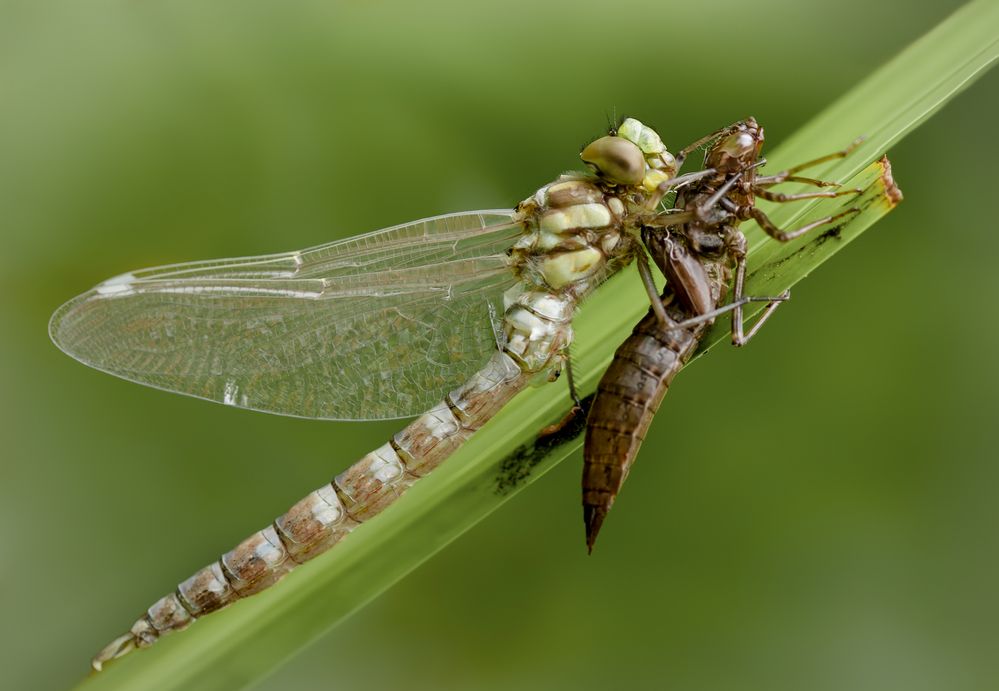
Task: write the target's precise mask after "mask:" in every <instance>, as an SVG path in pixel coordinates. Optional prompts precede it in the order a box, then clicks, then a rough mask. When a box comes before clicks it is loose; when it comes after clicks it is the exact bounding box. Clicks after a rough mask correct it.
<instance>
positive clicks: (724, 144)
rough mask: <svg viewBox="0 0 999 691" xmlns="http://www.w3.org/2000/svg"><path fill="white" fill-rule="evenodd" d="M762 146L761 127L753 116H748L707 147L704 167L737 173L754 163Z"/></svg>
mask: <svg viewBox="0 0 999 691" xmlns="http://www.w3.org/2000/svg"><path fill="white" fill-rule="evenodd" d="M762 148H763V128H762V127H760V125H759V123H757V122H756V120H755V119H754V118H748V119H746V120H743V121H742V122H740V123H738V124H737V125H736V126H735V127H734V128H733V131H732V132H731V133H729V134H727V135H725V136H724V137H722V138H721V139H719V140H718V141H717V142H715V144H714V146H712V147H711V148H710V149H708V153H707V154H706V155H705V156H704V167H705V168H714V169H715V170H718V171H721V172H722V173H738V172H740V171H743V170H746V169H747V168H748V167H749V166H751V165H753V164H754V163H756V159H757V158H758V157H759V155H760V150H761V149H762Z"/></svg>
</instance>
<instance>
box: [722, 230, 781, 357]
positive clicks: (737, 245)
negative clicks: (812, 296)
mask: <svg viewBox="0 0 999 691" xmlns="http://www.w3.org/2000/svg"><path fill="white" fill-rule="evenodd" d="M728 245H729V251H730V252H731V253H732V255H733V256H734V257H735V288H734V290H733V291H732V292H733V295H732V304H733V305H736V307H735V308H734V309H733V311H732V345H734V346H736V347H740V348H741V347H742V346H744V345H746V344H747V343H749V339H751V338H752V337H753V336H755V335H756V332H757V331H759V330H760V327H761V326H763V324H764V322H766V320H767V319H769V318H770V315H772V314H773V313H774V310H776V309H777V308H778V307H780V304H781V303H782V302H784V301H785V300H789V299H791V291H790V290H785V291H784V292H783V293H782V294H781V295H780V296H778V297H776V298H773V299H772V300H770V301H769V302H770V304H768V305H767V306H766V307H765V308H764V309H763V313H762V314H761V315H760V317H759V319H757V320H756V323H755V324H753V326H752V327H750V329H749V331H746V332H745V333H744V332H743V331H744V327H745V325H744V322H743V319H742V307H743V305H744V304H745V303H744V302H743V301H744V300H745V298H744V297H743V296H742V291H743V288H744V287H745V283H746V236H745V235H743V234H742V233H741V232H739V231H735V232H734V233H733V234H732V235H731V236H730V237H729V239H728Z"/></svg>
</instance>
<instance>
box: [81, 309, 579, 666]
mask: <svg viewBox="0 0 999 691" xmlns="http://www.w3.org/2000/svg"><path fill="white" fill-rule="evenodd" d="M574 308H575V300H574V299H573V298H571V297H559V296H556V295H552V294H547V293H539V292H537V291H528V292H525V293H522V294H521V295H520V296H519V298H518V299H517V302H516V303H515V304H514V305H512V306H511V307H510V309H508V310H507V314H506V315H505V317H504V322H505V326H506V341H507V344H506V346H505V347H504V349H503V350H497V351H496V352H495V353H493V355H492V357H491V358H490V359H489V361H488V362H487V363H486V365H485V366H484V367H483V368H482V369H481V370H479V371H478V372H477V373H476V374H474V375H473V376H472V377H471V378H469V380H468V381H466V382H465V383H464V384H463V385H461V386H459V387H458V388H457V389H454V390H453V391H451V392H450V393H449V394H447V395H446V396H445V398H444V400H443V401H441V402H440V403H438V404H437V405H436V406H434V407H433V408H431V409H430V410H429V411H427V412H426V413H424V414H423V415H421V416H420V417H419V418H417V419H416V420H414V421H413V422H412V423H410V424H409V425H407V426H406V427H405V428H404V429H403V430H402V431H400V432H399V433H397V434H396V435H395V436H394V437H393V438H392V439H391V440H390V441H389V442H388V443H386V444H383V445H382V446H380V447H379V448H377V449H375V450H374V451H372V452H370V453H368V454H367V455H365V456H364V457H363V458H362V459H361V460H359V461H358V462H356V463H354V464H353V465H352V466H350V467H349V468H347V469H346V470H345V471H344V472H342V473H340V474H339V475H337V476H336V477H335V478H334V479H333V481H332V482H330V483H328V484H326V485H324V486H323V487H321V488H319V489H317V490H315V491H313V492H311V493H309V494H308V495H307V496H306V497H305V498H303V499H302V500H301V501H299V502H298V503H296V504H295V505H294V506H292V507H291V508H290V509H289V510H288V511H287V512H286V513H285V514H284V515H283V516H281V517H280V518H278V519H277V520H276V521H274V523H273V524H272V525H270V526H268V527H266V528H264V529H263V530H260V531H257V532H256V533H254V534H253V535H251V536H250V537H249V538H247V539H246V540H244V541H243V542H242V543H240V544H239V545H238V546H237V547H236V548H235V549H233V550H231V551H230V552H227V553H226V554H224V555H223V556H222V557H221V559H219V560H218V561H216V562H213V563H212V564H209V565H208V566H206V567H204V568H203V569H201V570H199V571H198V572H197V573H195V574H194V575H193V576H191V577H190V578H188V579H187V580H185V581H184V582H183V583H181V584H180V585H179V586H178V587H177V590H176V591H175V592H173V593H171V594H169V595H166V596H165V597H162V598H160V599H159V600H157V601H156V603H154V604H153V605H152V607H150V608H149V609H148V610H147V611H146V613H145V614H144V615H143V616H142V617H140V618H139V619H138V621H136V622H135V624H134V625H133V626H132V628H131V629H130V631H129V632H128V633H127V634H125V635H123V636H120V637H119V638H117V639H115V640H114V641H112V642H111V643H110V644H109V645H108V646H106V647H105V648H104V649H103V650H101V652H100V653H98V654H97V656H96V657H95V658H94V660H93V666H94V667H95V668H96V669H98V670H99V669H101V667H102V666H103V665H104V663H106V662H108V661H110V660H113V659H115V658H118V657H121V656H122V655H124V654H126V653H127V652H129V651H130V650H132V649H134V648H145V647H148V646H150V645H152V644H153V643H155V642H156V640H157V639H158V638H159V637H160V636H162V635H165V634H167V633H170V632H172V631H179V630H181V629H185V628H187V627H188V626H189V625H190V624H191V623H193V622H194V621H195V620H196V619H198V618H200V617H202V616H204V615H206V614H210V613H211V612H215V611H217V610H219V609H222V608H223V607H226V606H228V605H229V604H231V603H233V602H235V601H236V600H238V599H240V598H242V597H246V596H249V595H252V594H254V593H257V592H260V591H261V590H263V589H265V588H267V587H269V586H271V585H273V584H274V583H276V582H277V581H278V580H280V579H281V577H283V576H284V575H285V574H286V573H288V572H289V571H291V570H292V569H293V568H294V567H295V566H297V565H298V564H301V563H304V562H306V561H308V560H310V559H312V558H314V557H316V556H318V555H320V554H322V553H323V552H326V551H327V550H329V549H330V548H331V547H333V546H334V545H336V544H337V543H338V542H339V541H340V540H342V539H343V538H344V537H346V536H347V535H348V534H349V533H350V532H351V531H352V530H353V529H354V528H356V527H357V526H358V525H359V524H360V523H362V522H364V521H367V520H369V519H371V518H373V517H374V516H376V515H377V514H378V513H380V512H381V511H383V510H384V509H385V508H387V507H388V506H389V505H390V504H392V503H393V502H394V501H395V500H396V499H398V498H399V497H400V496H402V494H403V493H404V492H405V491H406V490H407V489H408V488H409V487H410V486H411V485H412V484H413V483H414V482H415V481H416V480H418V479H419V478H421V477H423V476H424V475H426V474H427V473H429V472H430V471H432V470H433V469H434V468H436V467H437V466H438V465H440V464H441V463H442V462H443V461H444V460H445V459H447V458H448V457H449V456H450V455H451V454H452V453H453V452H454V451H456V450H457V449H458V448H459V447H460V446H461V445H462V444H463V443H464V442H465V441H466V440H467V439H468V438H469V437H470V436H471V435H472V434H473V433H474V432H475V431H476V430H478V429H479V428H480V427H481V426H482V425H483V424H485V423H486V422H487V421H488V420H489V419H490V418H492V417H493V416H494V415H495V414H496V413H497V412H498V411H499V409H500V408H502V407H503V406H504V405H506V404H507V403H508V402H509V400H510V399H511V398H513V396H514V395H516V394H517V393H518V392H519V391H521V390H522V389H523V388H524V387H525V386H527V384H528V383H529V382H530V381H531V380H532V379H533V378H534V376H535V374H536V373H537V372H538V371H540V370H541V369H543V368H544V367H546V366H548V364H549V362H550V361H551V360H552V359H553V357H555V356H556V354H557V353H558V352H560V350H561V349H562V348H563V347H564V346H566V345H567V344H568V340H569V339H570V338H571V333H572V332H571V329H570V327H569V319H570V318H571V315H572V312H573V310H574Z"/></svg>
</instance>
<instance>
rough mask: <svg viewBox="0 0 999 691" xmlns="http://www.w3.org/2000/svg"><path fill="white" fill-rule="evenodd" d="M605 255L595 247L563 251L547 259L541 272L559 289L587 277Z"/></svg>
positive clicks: (547, 280) (552, 285) (542, 265)
mask: <svg viewBox="0 0 999 691" xmlns="http://www.w3.org/2000/svg"><path fill="white" fill-rule="evenodd" d="M603 258H604V255H603V254H602V253H601V252H600V250H598V249H595V248H593V247H587V248H586V249H582V250H576V251H575V252H563V253H561V254H558V255H556V256H554V257H549V258H548V259H545V260H544V262H542V264H541V273H542V275H543V276H544V277H545V282H546V283H548V285H550V286H551V287H552V288H554V289H556V290H558V289H559V288H562V287H564V286H566V285H568V284H570V283H572V282H574V281H578V280H580V279H581V278H586V277H587V276H589V275H590V274H591V273H593V271H594V270H596V268H597V267H598V266H600V263H601V262H602V261H603Z"/></svg>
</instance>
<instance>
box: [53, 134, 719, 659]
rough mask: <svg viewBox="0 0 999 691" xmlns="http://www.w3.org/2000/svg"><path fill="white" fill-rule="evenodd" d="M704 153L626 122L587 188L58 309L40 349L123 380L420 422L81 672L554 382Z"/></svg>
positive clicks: (210, 569) (263, 570)
mask: <svg viewBox="0 0 999 691" xmlns="http://www.w3.org/2000/svg"><path fill="white" fill-rule="evenodd" d="M703 141H704V140H702V141H699V142H695V143H694V144H692V145H691V146H689V147H687V148H686V149H684V150H683V151H681V152H680V154H679V155H678V156H676V157H674V156H673V155H671V154H670V153H669V152H668V151H667V150H666V148H665V147H664V145H663V143H662V140H661V139H660V137H659V135H658V134H657V133H656V132H655V131H653V130H652V129H651V128H649V127H646V126H644V125H643V124H642V123H640V122H638V121H637V120H634V119H626V120H624V121H623V122H622V123H621V125H620V126H619V127H617V128H616V129H615V130H613V131H612V132H611V133H610V134H609V135H607V136H604V137H601V138H599V139H597V140H595V141H594V142H592V143H590V144H589V145H588V146H587V147H586V148H585V149H584V150H583V152H582V154H581V157H582V159H583V161H585V162H586V163H587V164H588V165H589V167H590V168H591V169H592V172H589V173H585V174H583V173H580V174H567V175H563V176H562V177H560V178H558V179H557V180H555V181H554V182H552V183H550V184H548V185H545V186H544V187H542V188H541V189H539V190H538V191H537V192H536V193H535V194H533V195H532V196H531V197H529V198H528V199H526V200H525V201H523V202H522V203H521V204H519V205H518V207H517V208H516V209H515V210H513V211H503V210H494V211H475V212H469V213H458V214H450V215H446V216H438V217H435V218H429V219H425V220H422V221H416V222H414V223H408V224H404V225H400V226H395V227H393V228H388V229H385V230H381V231H377V232H374V233H369V234H367V235H361V236H358V237H354V238H350V239H347V240H343V241H339V242H333V243H330V244H327V245H322V246H319V247H314V248H312V249H308V250H302V251H297V252H287V253H283V254H274V255H268V256H261V257H247V258H237V259H224V260H218V261H202V262H191V263H186V264H174V265H170V266H163V267H159V268H153V269H145V270H141V271H133V272H131V273H126V274H123V275H120V276H117V277H115V278H112V279H109V280H107V281H105V282H103V283H101V284H99V285H98V286H96V287H95V288H93V289H92V290H90V291H88V292H86V293H84V294H82V295H80V296H78V297H76V298H74V299H73V300H70V301H69V302H68V303H66V304H65V305H63V306H62V307H61V308H59V309H58V310H57V311H56V313H55V314H54V315H53V317H52V321H51V324H50V333H51V336H52V339H53V340H54V341H55V343H56V344H57V345H58V346H59V347H60V348H61V349H62V350H64V351H65V352H66V353H68V354H69V355H71V356H73V357H75V358H76V359H78V360H80V361H81V362H83V363H85V364H87V365H90V366H91V367H95V368H97V369H100V370H103V371H105V372H109V373H111V374H114V375H117V376H119V377H123V378H125V379H129V380H131V381H135V382H139V383H142V384H146V385H149V386H153V387H157V388H161V389H165V390H168V391H175V392H178V393H183V394H187V395H190V396H196V397H199V398H204V399H208V400H211V401H217V402H220V403H224V404H226V405H231V406H236V407H241V408H249V409H254V410H261V411H266V412H271V413H277V414H282V415H294V416H299V417H307V418H319V419H331V420H371V419H385V418H397V417H405V416H411V415H416V414H419V413H421V412H422V415H420V417H418V418H417V419H416V420H415V421H414V422H412V423H410V424H409V425H408V426H406V427H405V428H404V429H403V430H402V431H400V432H399V433H397V434H396V435H395V436H394V437H393V438H392V439H391V440H389V442H388V443H386V444H384V445H383V446H381V447H379V448H378V449H376V450H374V451H372V452H371V453H369V454H368V455H367V456H365V457H364V458H362V459H361V460H360V461H358V462H356V463H355V464H354V465H352V466H350V467H349V468H347V469H346V470H345V471H344V472H342V473H341V474H340V475H338V476H336V477H335V478H334V479H333V481H332V482H330V483H328V484H326V485H324V486H322V487H321V488H319V489H317V490H315V491H314V492H312V493H310V494H309V495H307V496H306V497H305V498H304V499H302V500H301V501H299V502H298V503H297V504H295V505H294V506H292V507H291V508H290V509H289V510H288V511H287V512H286V513H285V514H284V515H283V516H281V517H280V518H278V519H277V520H276V521H274V523H273V524H272V525H270V526H268V527H266V528H264V529H263V530H260V531H258V532H256V533H254V534H253V535H251V536H250V537H249V538H247V539H246V540H244V541H243V542H242V543H241V544H240V545H238V546H237V547H236V548H235V549H233V550H231V551H230V552H227V553H226V554H225V555H223V556H222V558H221V559H219V560H218V561H216V562H214V563H212V564H211V565H209V566H207V567H205V568H203V569H201V570H200V571H198V572H197V573H195V574H194V575H193V576H191V577H190V578H188V579H187V580H185V581H184V582H182V583H181V584H180V585H179V586H178V588H177V590H176V591H175V592H173V593H171V594H169V595H167V596H165V597H163V598H161V599H160V600H158V601H157V602H156V603H155V604H153V605H152V606H151V607H150V608H149V609H148V610H147V611H146V612H145V613H144V614H143V615H142V616H141V617H140V618H139V619H138V621H136V622H135V624H134V625H133V626H132V627H131V629H130V630H129V631H128V632H127V633H126V634H124V635H122V636H120V637H119V638H117V639H115V640H114V641H112V642H111V643H110V644H109V645H108V646H106V647H105V648H104V649H103V650H101V651H100V652H99V653H98V655H97V656H96V657H95V658H94V661H93V665H94V667H95V668H96V669H98V670H99V669H101V667H102V665H103V664H104V663H106V662H108V661H109V660H112V659H115V658H118V657H120V656H122V655H124V654H126V653H127V652H129V651H131V650H133V649H135V648H141V647H147V646H149V645H151V644H152V643H154V642H155V641H156V640H157V639H158V638H159V637H160V636H162V635H163V634H166V633H169V632H171V631H175V630H179V629H183V628H185V627H187V626H188V625H189V624H191V623H192V622H193V621H194V620H195V619H197V618H200V617H202V616H204V615H206V614H208V613H210V612H213V611H215V610H218V609H220V608H222V607H225V606H226V605H228V604H230V603H232V602H234V601H235V600H237V599H239V598H242V597H246V596H248V595H251V594H253V593H256V592H258V591H260V590H262V589H264V588H266V587H268V586H269V585H271V584H273V583H274V582H276V581H277V580H278V579H279V578H281V576H282V575H284V574H285V573H287V572H288V571H289V570H290V569H292V568H293V567H294V566H296V565H298V564H301V563H303V562H305V561H307V560H309V559H311V558H313V557H315V556H316V555H318V554H320V553H322V552H324V551H326V550H328V549H330V548H331V547H332V546H333V545H335V544H336V543H337V542H339V541H340V540H341V539H343V538H344V537H345V536H346V535H347V534H349V533H350V532H351V530H352V529H353V528H354V527H356V526H357V525H358V524H359V523H361V522H363V521H367V520H369V519H371V518H372V517H374V516H375V515H377V514H378V513H379V512H380V511H382V510H383V509H384V508H385V507H387V506H388V505H389V504H391V503H392V502H393V501H395V500H396V499H397V498H398V497H399V496H400V495H401V494H402V493H403V492H404V491H405V490H406V489H407V488H408V487H409V486H410V485H411V484H412V483H413V482H414V481H415V480H417V479H418V478H420V477H422V476H424V475H426V474H427V473H429V472H430V471H431V470H433V469H434V468H435V467H436V466H438V465H439V464H440V463H441V462H442V461H444V460H445V459H446V458H447V457H448V456H449V455H450V454H451V453H452V452H453V451H454V450H455V449H457V448H458V447H459V446H460V445H461V444H462V443H463V442H464V441H465V440H466V439H467V438H468V437H469V436H470V435H471V434H472V433H473V432H475V430H477V429H478V428H479V427H481V426H482V425H483V424H484V423H485V422H486V421H487V420H488V419H489V418H490V417H492V416H493V415H494V414H495V413H496V411H497V410H499V409H500V408H501V407H502V406H503V405H505V404H506V402H507V401H509V399H510V398H511V397H513V396H514V395H515V394H516V393H517V392H518V391H520V390H521V389H523V388H524V387H525V386H526V385H527V384H528V383H530V382H531V381H532V380H536V379H537V378H538V376H544V375H545V374H546V373H547V374H548V375H549V377H553V376H554V374H557V373H558V371H559V370H560V369H561V368H562V367H563V365H564V364H566V363H567V354H568V348H569V345H570V343H571V340H572V328H571V320H572V317H573V315H574V313H575V311H576V307H577V305H578V304H579V302H580V301H581V300H583V299H584V298H585V297H586V295H587V294H589V293H590V292H591V291H592V290H593V289H594V288H595V287H596V286H598V285H599V284H600V283H601V282H602V281H604V280H605V279H606V278H607V277H608V276H609V275H611V274H612V273H614V272H616V271H618V270H619V269H620V268H621V267H623V266H625V265H627V264H628V263H630V262H631V261H633V260H636V259H638V260H639V261H638V262H637V265H638V268H639V270H640V273H641V275H642V277H643V282H644V283H645V285H646V287H647V288H648V290H649V293H650V297H651V298H655V297H657V291H656V289H655V287H654V283H653V281H652V279H651V274H650V270H649V267H648V264H647V261H646V259H645V254H644V250H643V249H642V245H641V242H640V239H639V236H638V232H639V229H640V228H641V227H643V226H646V225H649V224H652V225H656V221H655V219H657V218H658V217H660V216H661V215H662V214H663V213H664V211H663V210H662V209H661V208H660V206H661V204H660V203H661V200H662V198H663V196H664V195H665V194H667V193H668V192H669V191H670V190H671V189H673V188H676V187H678V186H681V185H683V184H685V183H689V182H691V181H693V180H696V179H699V178H700V177H702V176H703V174H699V173H694V174H690V175H685V176H677V175H676V173H677V170H678V168H679V166H680V165H681V164H682V161H683V158H684V157H685V156H686V155H687V154H688V153H689V152H690V151H693V150H695V149H696V148H697V147H699V146H700V145H701V144H702V143H703ZM659 225H661V223H660V224H659ZM569 373H570V374H571V370H569ZM568 378H569V379H570V389H571V376H570V377H568ZM423 411H426V412H423Z"/></svg>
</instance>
